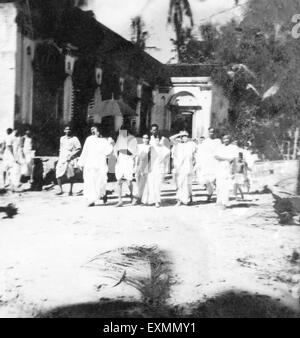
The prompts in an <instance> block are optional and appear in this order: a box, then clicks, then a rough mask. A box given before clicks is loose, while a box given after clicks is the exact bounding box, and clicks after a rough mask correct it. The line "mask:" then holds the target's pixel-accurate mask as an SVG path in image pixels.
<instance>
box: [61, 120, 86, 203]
mask: <svg viewBox="0 0 300 338" xmlns="http://www.w3.org/2000/svg"><path fill="white" fill-rule="evenodd" d="M64 133H65V136H62V137H61V138H60V148H59V158H58V162H57V166H56V178H57V183H58V185H59V189H60V191H59V192H58V193H57V195H62V194H63V193H64V192H63V188H62V179H63V178H64V177H66V178H68V179H69V181H70V191H69V196H72V195H73V184H74V176H75V173H74V165H75V161H74V160H75V159H76V158H77V157H78V155H79V152H80V150H81V144H80V142H79V140H78V138H77V137H75V136H73V135H72V131H71V128H70V127H69V126H67V127H66V128H65V129H64Z"/></svg>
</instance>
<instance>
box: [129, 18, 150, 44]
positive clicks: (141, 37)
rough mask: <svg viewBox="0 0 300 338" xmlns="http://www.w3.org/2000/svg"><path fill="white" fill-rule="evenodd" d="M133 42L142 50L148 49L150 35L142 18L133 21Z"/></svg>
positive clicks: (131, 26)
mask: <svg viewBox="0 0 300 338" xmlns="http://www.w3.org/2000/svg"><path fill="white" fill-rule="evenodd" d="M130 28H131V41H132V42H133V43H134V44H136V45H137V46H138V47H140V48H141V49H145V48H146V40H147V38H148V36H149V33H148V32H147V31H145V23H144V21H143V19H142V17H141V16H136V17H134V18H132V19H131V25H130Z"/></svg>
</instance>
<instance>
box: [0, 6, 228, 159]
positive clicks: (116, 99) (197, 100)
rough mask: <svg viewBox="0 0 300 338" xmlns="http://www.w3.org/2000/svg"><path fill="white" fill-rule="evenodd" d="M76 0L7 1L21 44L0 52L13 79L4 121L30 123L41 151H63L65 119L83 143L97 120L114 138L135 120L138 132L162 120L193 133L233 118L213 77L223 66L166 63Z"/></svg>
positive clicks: (164, 126)
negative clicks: (158, 59) (62, 132)
mask: <svg viewBox="0 0 300 338" xmlns="http://www.w3.org/2000/svg"><path fill="white" fill-rule="evenodd" d="M75 3H78V2H74V1H67V0H64V1H61V0H35V1H33V0H27V1H18V2H16V3H15V5H12V4H2V5H1V6H2V9H4V11H3V12H2V15H4V16H5V18H6V19H5V20H6V22H7V23H8V24H9V25H12V26H13V29H11V30H10V34H11V38H12V41H15V42H16V44H15V45H14V44H12V45H11V46H10V51H9V53H8V54H5V53H1V58H2V60H4V61H5V62H3V63H2V64H1V67H3V68H5V69H4V72H3V73H5V74H6V75H7V78H8V79H9V81H8V85H7V86H6V85H5V84H2V87H1V88H2V89H3V88H5V90H4V89H3V90H1V94H0V95H3V96H5V97H4V98H3V102H5V104H6V105H7V107H4V106H3V107H1V109H2V110H1V120H2V121H6V122H5V123H4V124H3V126H4V125H5V127H6V126H9V124H12V123H13V120H14V125H15V126H16V127H20V128H26V127H28V126H30V127H31V128H32V130H33V134H34V135H35V138H36V144H37V154H38V155H54V154H57V150H58V146H59V144H58V142H59V136H60V134H61V131H62V129H63V126H64V125H66V124H71V125H72V126H73V129H74V131H75V133H76V134H77V135H78V136H79V138H80V139H82V140H83V139H84V138H85V137H86V136H87V134H88V130H89V125H90V124H91V123H92V122H101V123H102V125H103V127H104V129H105V132H106V134H107V135H110V136H115V133H116V131H117V130H118V128H119V127H120V126H121V124H122V123H123V121H124V120H128V122H130V123H131V126H132V129H133V131H134V132H135V133H136V134H141V133H143V132H145V131H147V130H148V129H149V127H150V125H151V124H152V123H157V124H158V125H159V127H160V129H161V130H162V131H163V132H165V133H166V134H172V133H174V132H177V131H178V130H179V129H182V128H186V129H188V130H189V131H190V133H191V134H192V136H193V137H199V136H202V135H204V136H206V134H207V129H208V127H209V126H210V125H214V126H216V127H217V126H218V125H220V124H223V123H224V122H226V119H227V110H228V102H227V100H226V99H225V98H224V96H223V94H222V92H221V90H220V89H219V88H217V87H216V86H214V84H213V83H212V82H211V79H210V75H211V72H212V69H213V67H216V66H212V65H203V64H200V65H184V64H181V65H163V64H162V63H160V62H159V61H157V60H156V59H154V58H152V57H151V56H150V55H149V54H147V53H146V52H144V51H143V50H141V49H139V48H138V47H137V46H135V45H134V44H132V43H131V42H129V41H127V40H126V39H124V38H122V37H121V36H119V35H118V34H116V33H115V32H113V31H111V30H110V29H109V28H107V27H105V26H104V25H102V24H101V23H99V22H98V21H97V20H96V19H95V17H94V14H93V12H92V11H84V10H83V9H81V8H79V7H77V6H76V4H75ZM14 6H15V7H14ZM2 9H1V11H2ZM3 13H5V14H3ZM14 21H15V24H14V23H13V22H14ZM8 24H7V25H8ZM7 27H8V26H7ZM6 29H7V28H6ZM2 30H3V29H2ZM13 32H15V33H13ZM2 34H3V33H2ZM13 34H15V35H13ZM2 81H3V80H2ZM6 82H7V81H5V83H6ZM3 83H4V82H3ZM12 88H14V90H13V89H12ZM8 91H9V92H8ZM8 105H9V107H8ZM13 106H14V108H13ZM12 116H14V117H13V118H12ZM1 128H2V124H1Z"/></svg>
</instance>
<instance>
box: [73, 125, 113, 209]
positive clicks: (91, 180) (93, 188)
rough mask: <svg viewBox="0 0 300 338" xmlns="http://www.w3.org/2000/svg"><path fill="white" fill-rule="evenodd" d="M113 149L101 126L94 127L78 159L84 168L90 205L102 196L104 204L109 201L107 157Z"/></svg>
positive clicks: (86, 193)
mask: <svg viewBox="0 0 300 338" xmlns="http://www.w3.org/2000/svg"><path fill="white" fill-rule="evenodd" d="M112 151H113V146H112V144H111V142H109V141H108V140H107V139H106V138H103V137H102V135H101V132H100V130H99V126H94V127H92V135H91V136H89V137H88V138H87V139H86V141H85V143H84V146H83V150H82V153H81V156H80V158H79V160H78V166H79V167H80V168H82V169H83V191H84V197H85V199H86V200H87V203H88V206H89V207H92V206H95V204H96V202H97V201H98V200H99V199H101V198H103V202H104V204H105V203H106V202H107V194H106V185H107V173H108V164H107V158H108V156H109V155H110V154H111V153H112Z"/></svg>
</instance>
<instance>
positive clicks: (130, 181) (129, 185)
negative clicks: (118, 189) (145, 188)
mask: <svg viewBox="0 0 300 338" xmlns="http://www.w3.org/2000/svg"><path fill="white" fill-rule="evenodd" d="M126 183H127V186H128V189H129V196H130V199H131V203H132V204H134V205H135V204H136V203H137V199H136V198H135V197H134V196H133V182H132V180H126Z"/></svg>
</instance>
